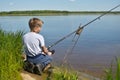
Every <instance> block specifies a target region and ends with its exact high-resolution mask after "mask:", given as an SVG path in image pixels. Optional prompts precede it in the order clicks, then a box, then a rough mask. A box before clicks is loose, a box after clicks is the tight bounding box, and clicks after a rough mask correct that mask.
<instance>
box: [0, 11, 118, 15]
mask: <svg viewBox="0 0 120 80" xmlns="http://www.w3.org/2000/svg"><path fill="white" fill-rule="evenodd" d="M107 12H108V11H56V10H33V11H9V12H7V11H4V12H0V16H61V15H83V14H85V15H87V14H94V15H95V14H104V13H107ZM107 14H110V15H120V11H113V12H108V13H107Z"/></svg>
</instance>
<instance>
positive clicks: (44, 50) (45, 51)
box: [42, 46, 48, 54]
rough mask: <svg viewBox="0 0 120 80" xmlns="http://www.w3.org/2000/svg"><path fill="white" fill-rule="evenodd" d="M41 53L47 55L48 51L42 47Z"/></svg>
mask: <svg viewBox="0 0 120 80" xmlns="http://www.w3.org/2000/svg"><path fill="white" fill-rule="evenodd" d="M42 51H43V52H44V53H45V54H47V53H48V49H47V48H46V47H45V46H42Z"/></svg>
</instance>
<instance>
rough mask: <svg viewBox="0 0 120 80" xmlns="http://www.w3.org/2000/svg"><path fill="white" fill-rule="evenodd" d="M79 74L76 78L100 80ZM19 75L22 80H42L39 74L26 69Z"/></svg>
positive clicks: (80, 79)
mask: <svg viewBox="0 0 120 80" xmlns="http://www.w3.org/2000/svg"><path fill="white" fill-rule="evenodd" d="M79 75H80V76H79V79H78V80H100V79H99V78H95V77H93V76H90V75H88V74H85V73H79ZM21 76H22V79H23V80H43V79H42V77H41V76H39V75H36V74H32V73H29V72H26V71H22V72H21Z"/></svg>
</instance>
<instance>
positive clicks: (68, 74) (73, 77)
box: [52, 68, 78, 80]
mask: <svg viewBox="0 0 120 80" xmlns="http://www.w3.org/2000/svg"><path fill="white" fill-rule="evenodd" d="M52 80H78V74H77V72H75V71H74V70H73V71H72V70H69V69H67V68H56V70H55V71H54V72H53V75H52Z"/></svg>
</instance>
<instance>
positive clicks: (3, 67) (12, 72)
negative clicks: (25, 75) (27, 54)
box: [0, 29, 22, 80]
mask: <svg viewBox="0 0 120 80" xmlns="http://www.w3.org/2000/svg"><path fill="white" fill-rule="evenodd" d="M21 35H22V32H16V33H6V32H4V31H3V30H1V29H0V80H21V77H20V74H19V70H20V69H21V68H22V63H21V57H20V55H21V48H22V45H21Z"/></svg>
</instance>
